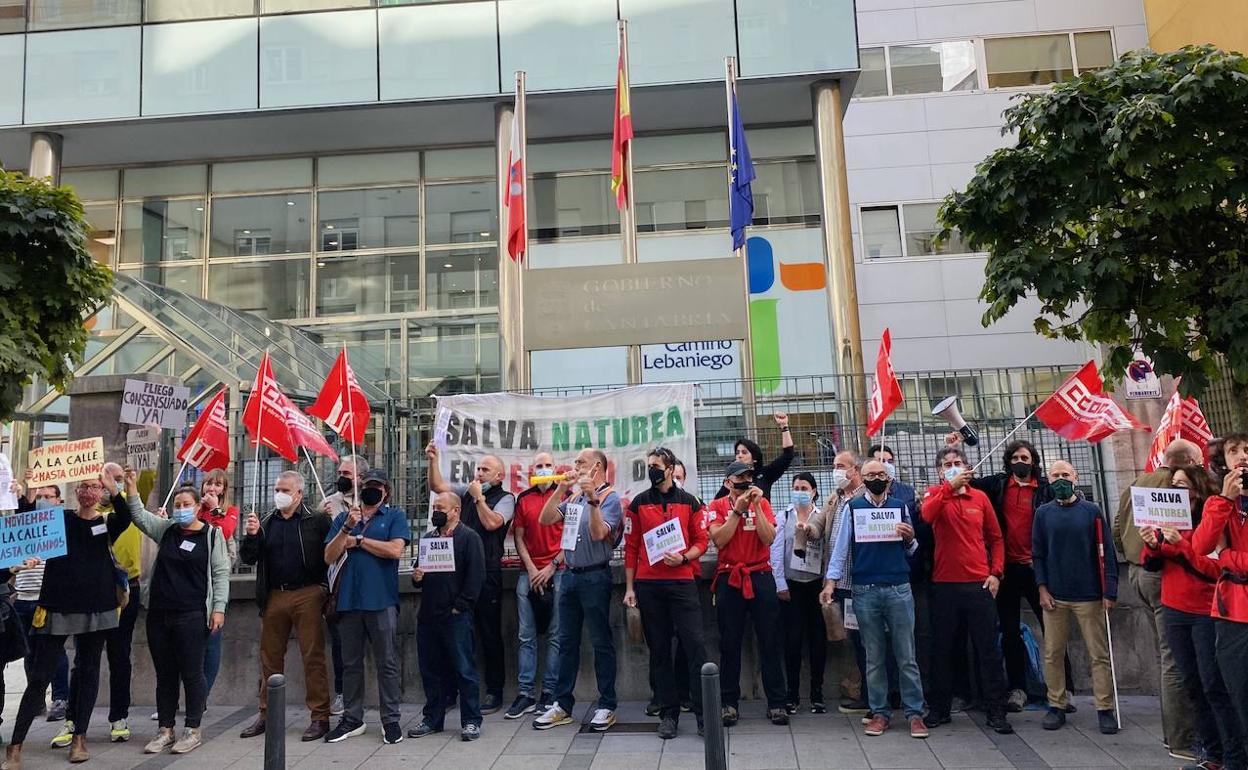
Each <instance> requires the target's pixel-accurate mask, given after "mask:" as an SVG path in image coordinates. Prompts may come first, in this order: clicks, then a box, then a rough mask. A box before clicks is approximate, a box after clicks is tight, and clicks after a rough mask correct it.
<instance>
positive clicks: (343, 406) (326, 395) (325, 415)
mask: <svg viewBox="0 0 1248 770" xmlns="http://www.w3.org/2000/svg"><path fill="white" fill-rule="evenodd" d="M308 414H310V415H312V416H313V417H319V418H321V419H322V420H324V421H325V423H326V424H327V425H329V427H331V428H333V429H334V430H335V431H337V433H338V435H339V436H342V437H343V438H345V439H346V440H347V441H349V442H351V443H352V444H362V443H364V434H365V433H366V432H367V431H368V420H369V417H370V416H371V415H372V410H371V409H369V406H368V400H367V399H365V398H364V391H363V390H360V384H359V382H358V381H357V380H356V379H355V372H353V371H351V362H350V361H348V360H347V350H346V348H345V347H344V348H343V350H342V352H341V353H339V354H338V360H337V361H335V362H334V368H333V369H330V370H329V378H328V379H327V380H325V385H324V387H322V388H321V392H320V394H319V395H317V397H316V403H315V404H313V405H312V406H310V407H308Z"/></svg>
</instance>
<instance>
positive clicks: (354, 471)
mask: <svg viewBox="0 0 1248 770" xmlns="http://www.w3.org/2000/svg"><path fill="white" fill-rule="evenodd" d="M350 369H351V359H350V358H349V357H348V356H347V341H346V340H343V341H342V386H343V388H345V389H346V391H347V414H349V415H351V433H350V434H348V435H347V439H348V440H349V441H350V442H351V457H352V460H351V494H352V502H353V503H354V504H356V505H359V502H360V464H359V463H358V462H357V460H358V459H359V456H360V455H359V453H358V452H357V451H356V448H355V407H354V406H352V399H351V378H350V377H348V376H347V372H348V371H350ZM317 484H318V485H319V484H320V482H319V481H318V482H317Z"/></svg>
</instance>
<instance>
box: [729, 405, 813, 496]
mask: <svg viewBox="0 0 1248 770" xmlns="http://www.w3.org/2000/svg"><path fill="white" fill-rule="evenodd" d="M772 417H773V418H774V419H775V421H776V425H778V426H779V427H780V456H779V457H777V458H776V459H775V460H772V461H771V462H770V463H768V462H765V461H764V459H763V450H762V448H761V447H759V445H758V444H756V443H755V442H753V441H751V440H750V439H748V438H740V439H737V444H736V446H735V447H733V452H735V454H736V460H737V462H741V463H745V464H746V465H748V466H750V467H751V468H753V469H754V484H755V486H757V487H758V488H759V489H761V490H763V497H764V498H765V499H766V500H767V501H768V502H771V485H772V484H775V483H776V482H777V481H779V480H780V477H781V476H783V475H784V474H785V473H786V472H787V471H788V470H789V466H790V465H792V464H793V459H794V458H795V457H797V452H796V450H794V448H793V434H792V433H791V432H790V431H789V416H788V415H787V414H785V413H784V412H776V413H775V414H774V415H772ZM728 492H729V489H728V487H727V486H726V485H725V486H721V487H720V488H719V491H718V492H716V493H715V499H716V500H718V499H719V498H721V497H727V496H728Z"/></svg>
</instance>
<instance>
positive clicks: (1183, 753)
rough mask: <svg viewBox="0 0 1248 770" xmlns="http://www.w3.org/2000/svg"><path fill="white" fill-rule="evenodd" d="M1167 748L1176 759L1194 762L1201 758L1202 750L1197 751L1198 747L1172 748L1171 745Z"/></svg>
mask: <svg viewBox="0 0 1248 770" xmlns="http://www.w3.org/2000/svg"><path fill="white" fill-rule="evenodd" d="M1166 750H1167V752H1168V753H1169V754H1170V756H1172V757H1174V758H1175V759H1182V760H1185V761H1187V762H1192V763H1198V762H1200V760H1201V755H1200V752H1198V751H1196V749H1194V748H1191V749H1180V748H1177V747H1176V748H1173V749H1172V748H1170V747H1169V746H1166Z"/></svg>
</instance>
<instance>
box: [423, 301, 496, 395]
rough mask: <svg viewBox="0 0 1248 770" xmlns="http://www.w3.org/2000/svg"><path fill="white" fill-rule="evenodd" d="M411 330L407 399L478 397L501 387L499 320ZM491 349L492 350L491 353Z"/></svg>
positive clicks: (430, 323) (436, 323) (429, 324)
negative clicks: (469, 395)
mask: <svg viewBox="0 0 1248 770" xmlns="http://www.w3.org/2000/svg"><path fill="white" fill-rule="evenodd" d="M476 318H477V319H479V320H481V321H482V323H477V322H476V320H474V319H472V318H469V319H466V320H465V321H458V320H457V321H441V320H422V321H414V322H412V324H411V325H410V326H408V336H407V338H408V348H407V349H408V395H409V396H426V395H429V394H431V393H437V394H439V395H449V394H453V393H477V392H480V391H481V390H483V389H484V388H485V387H486V386H489V387H495V388H496V387H497V385H498V353H497V347H498V337H497V333H498V316H496V315H495V316H477V317H476ZM490 348H493V350H491V349H490Z"/></svg>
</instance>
